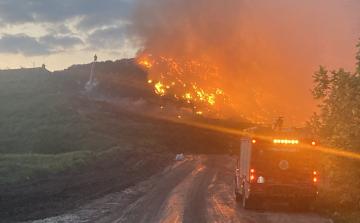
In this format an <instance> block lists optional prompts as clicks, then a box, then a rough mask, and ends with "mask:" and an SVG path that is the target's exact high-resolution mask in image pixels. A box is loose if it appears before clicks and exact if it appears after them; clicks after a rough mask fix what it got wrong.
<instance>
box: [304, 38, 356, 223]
mask: <svg viewBox="0 0 360 223" xmlns="http://www.w3.org/2000/svg"><path fill="white" fill-rule="evenodd" d="M357 47H358V48H359V52H357V54H356V59H357V63H356V71H355V72H354V73H352V72H346V71H344V69H342V68H341V69H339V70H338V71H335V70H334V71H328V70H326V68H325V67H323V66H320V69H319V71H317V72H315V75H314V83H315V84H316V86H315V88H314V89H313V90H312V94H313V96H314V99H315V100H318V101H319V102H320V103H319V105H318V106H319V108H320V111H319V112H318V113H314V114H313V115H312V117H311V118H310V121H309V122H308V125H309V127H311V128H313V130H314V132H315V133H316V135H317V136H318V137H319V139H320V140H321V146H324V147H329V148H335V149H336V150H338V151H346V152H351V153H357V154H360V140H359V139H360V43H359V44H358V45H357ZM319 165H320V167H321V173H320V175H322V176H324V177H323V179H322V181H323V182H322V183H321V184H320V185H319V197H318V199H317V203H316V204H315V209H316V210H317V211H318V212H320V213H322V214H324V215H327V216H328V217H331V218H332V219H333V220H334V222H335V223H336V222H351V223H355V222H360V211H359V208H360V178H359V176H360V160H359V159H356V158H353V157H344V156H338V155H332V154H327V153H322V156H321V160H320V163H319Z"/></svg>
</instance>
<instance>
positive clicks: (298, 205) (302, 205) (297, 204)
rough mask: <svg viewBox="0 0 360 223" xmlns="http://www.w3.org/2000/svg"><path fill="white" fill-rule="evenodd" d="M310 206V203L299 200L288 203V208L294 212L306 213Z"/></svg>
mask: <svg viewBox="0 0 360 223" xmlns="http://www.w3.org/2000/svg"><path fill="white" fill-rule="evenodd" d="M310 204H311V202H310V201H306V200H303V201H299V200H296V201H292V202H290V203H289V206H290V208H291V209H293V210H294V211H301V212H306V211H309V210H310Z"/></svg>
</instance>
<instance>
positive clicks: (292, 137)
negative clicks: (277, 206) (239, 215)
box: [235, 117, 318, 210]
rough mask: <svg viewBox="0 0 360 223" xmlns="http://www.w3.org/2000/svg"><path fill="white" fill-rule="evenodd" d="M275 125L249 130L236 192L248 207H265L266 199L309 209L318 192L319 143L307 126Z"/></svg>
mask: <svg viewBox="0 0 360 223" xmlns="http://www.w3.org/2000/svg"><path fill="white" fill-rule="evenodd" d="M282 119H283V118H282V117H280V118H277V119H276V121H275V124H274V125H273V126H270V125H259V126H256V127H253V128H249V129H245V130H244V135H243V136H242V138H241V145H240V151H239V152H240V153H239V157H238V159H237V165H236V175H235V183H236V187H235V195H236V200H237V201H242V206H243V207H244V208H245V209H255V208H258V207H261V205H262V203H263V201H264V200H265V199H268V200H273V201H282V202H288V203H289V205H290V206H291V207H292V208H294V209H297V210H307V209H309V207H310V205H311V203H312V202H313V201H314V200H315V199H316V195H317V183H318V172H317V152H316V151H315V150H314V146H316V142H315V141H314V140H313V136H312V134H311V133H309V132H307V131H306V129H305V128H291V129H283V128H282V123H283V120H282Z"/></svg>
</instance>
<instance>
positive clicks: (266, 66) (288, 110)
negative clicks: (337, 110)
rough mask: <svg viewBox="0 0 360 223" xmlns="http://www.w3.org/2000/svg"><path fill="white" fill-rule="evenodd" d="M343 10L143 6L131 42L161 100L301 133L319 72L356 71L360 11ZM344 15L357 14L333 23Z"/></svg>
mask: <svg viewBox="0 0 360 223" xmlns="http://www.w3.org/2000/svg"><path fill="white" fill-rule="evenodd" d="M342 2H343V3H340V2H339V1H326V3H325V4H324V1H323V0H315V1H283V0H275V1H269V2H264V1H243V0H236V1H235V0H225V1H224V0H213V1H207V0H198V1H193V0H169V1H161V0H137V1H136V7H135V10H134V12H133V14H132V19H131V24H129V26H128V37H129V39H131V40H132V42H133V43H134V45H135V46H136V47H139V48H140V50H139V51H138V54H137V61H138V63H139V64H140V65H141V66H142V67H143V68H146V69H147V72H148V81H149V84H151V85H153V87H154V91H155V92H156V93H157V94H158V95H159V96H161V97H172V98H174V99H175V100H184V101H185V103H188V104H189V105H188V107H191V108H192V109H193V111H194V112H199V113H200V112H201V113H204V114H206V115H209V116H213V115H215V116H217V117H220V116H221V117H226V116H234V115H235V116H238V117H241V116H243V117H244V118H246V119H248V120H249V121H252V122H256V123H261V122H265V123H269V122H270V123H271V122H272V119H273V118H274V117H275V116H285V117H287V118H288V119H289V120H290V121H291V122H292V123H294V124H295V125H299V124H302V123H303V121H304V120H306V119H307V117H308V116H310V115H311V113H312V111H314V110H315V103H314V102H313V100H312V96H311V93H310V91H309V89H311V88H312V74H313V72H314V71H315V70H317V68H318V66H319V65H320V64H324V63H325V64H331V66H332V67H338V64H345V66H347V67H353V66H352V64H353V61H355V60H351V59H353V58H354V55H353V52H354V49H355V45H356V43H357V38H358V37H359V36H360V30H359V28H358V27H359V26H358V24H356V22H355V21H359V19H360V18H359V16H358V14H357V13H355V12H356V10H359V9H360V8H359V7H360V5H359V4H358V3H357V2H358V1H354V0H345V1H342ZM324 6H326V7H324ZM339 9H342V10H344V12H345V11H346V10H349V11H353V12H349V13H342V14H341V16H339V17H334V16H333V15H334V14H338V12H339ZM343 24H348V25H347V26H343ZM334 27H337V28H338V29H339V30H341V31H339V32H334ZM349 39H353V41H349ZM338 55H339V56H338ZM340 55H341V56H340Z"/></svg>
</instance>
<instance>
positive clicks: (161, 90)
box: [155, 81, 165, 96]
mask: <svg viewBox="0 0 360 223" xmlns="http://www.w3.org/2000/svg"><path fill="white" fill-rule="evenodd" d="M155 93H156V94H158V95H160V96H164V95H165V89H164V85H163V84H161V82H160V81H159V83H156V84H155Z"/></svg>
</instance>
